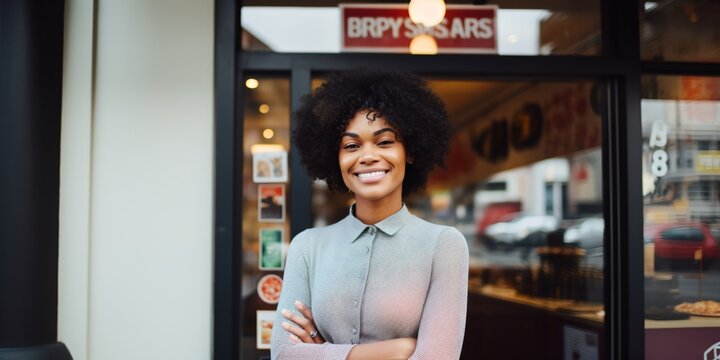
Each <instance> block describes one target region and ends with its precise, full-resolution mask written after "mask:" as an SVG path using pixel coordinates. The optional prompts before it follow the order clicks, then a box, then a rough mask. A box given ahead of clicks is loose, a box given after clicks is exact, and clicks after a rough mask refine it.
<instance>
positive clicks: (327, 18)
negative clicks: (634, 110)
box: [241, 0, 601, 55]
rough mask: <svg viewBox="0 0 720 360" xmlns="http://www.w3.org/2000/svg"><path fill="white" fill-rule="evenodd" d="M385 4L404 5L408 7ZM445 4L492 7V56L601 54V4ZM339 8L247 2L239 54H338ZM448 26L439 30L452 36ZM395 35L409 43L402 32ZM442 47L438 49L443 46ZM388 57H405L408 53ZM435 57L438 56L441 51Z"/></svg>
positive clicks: (493, 0) (495, 0) (527, 0)
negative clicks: (494, 44) (494, 12)
mask: <svg viewBox="0 0 720 360" xmlns="http://www.w3.org/2000/svg"><path fill="white" fill-rule="evenodd" d="M342 3H343V4H352V3H360V4H368V3H378V2H377V1H366V0H357V1H343V2H342ZM387 3H394V4H403V5H407V4H408V1H390V2H387ZM445 3H446V4H447V5H473V4H484V5H496V6H497V7H498V11H497V18H496V29H497V33H496V34H495V37H496V38H497V51H496V52H497V53H498V54H500V55H598V54H600V51H601V48H600V1H599V0H586V1H571V0H541V1H532V0H490V1H481V2H478V1H470V0H465V1H462V0H460V1H446V2H445ZM338 4H339V2H336V1H312V2H308V1H300V2H297V1H262V0H256V1H245V2H243V5H244V6H243V8H242V15H241V19H242V29H243V30H242V48H243V49H245V50H249V51H275V52H300V53H338V52H341V43H342V32H341V30H342V28H341V26H342V25H341V13H340V8H339V7H338ZM310 6H312V7H310ZM446 20H447V18H446ZM452 25H453V24H448V23H445V24H442V25H440V26H446V27H447V28H448V29H450V30H452ZM408 26H409V25H405V24H404V23H403V25H402V28H403V29H410V27H408ZM410 26H412V23H411V24H410ZM436 28H437V27H436ZM388 31H390V30H388ZM388 34H389V33H388ZM398 34H399V35H398V36H400V37H402V36H408V37H412V35H404V34H405V33H404V32H402V33H398ZM433 37H434V38H435V40H438V39H441V38H443V35H441V34H440V33H438V32H435V33H434V35H433ZM408 41H409V40H408ZM440 41H441V40H438V44H439V46H440V45H442V44H441V43H440ZM389 51H390V52H406V53H407V52H409V51H410V49H409V48H407V49H406V48H402V49H394V50H389ZM439 52H440V53H442V46H441V49H440V51H439Z"/></svg>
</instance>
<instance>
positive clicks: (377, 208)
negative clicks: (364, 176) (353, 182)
mask: <svg viewBox="0 0 720 360" xmlns="http://www.w3.org/2000/svg"><path fill="white" fill-rule="evenodd" d="M402 206H403V203H402V196H388V197H385V198H382V199H378V200H367V199H358V198H357V197H356V198H355V217H356V218H358V220H360V221H362V222H363V223H364V224H367V225H375V224H377V223H379V222H380V221H383V220H384V219H385V218H387V217H388V216H390V215H392V214H394V213H396V212H398V211H399V210H400V209H402Z"/></svg>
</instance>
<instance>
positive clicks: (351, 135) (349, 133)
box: [340, 132, 360, 138]
mask: <svg viewBox="0 0 720 360" xmlns="http://www.w3.org/2000/svg"><path fill="white" fill-rule="evenodd" d="M346 136H349V137H351V138H359V137H360V135H358V134H356V133H353V132H344V133H342V135H340V138H344V137H346Z"/></svg>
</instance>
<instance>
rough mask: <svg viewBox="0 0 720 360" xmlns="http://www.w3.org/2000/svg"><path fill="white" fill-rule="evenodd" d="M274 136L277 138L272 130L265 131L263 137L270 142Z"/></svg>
mask: <svg viewBox="0 0 720 360" xmlns="http://www.w3.org/2000/svg"><path fill="white" fill-rule="evenodd" d="M273 136H275V132H274V131H273V130H272V129H265V130H263V137H264V138H265V139H267V140H270V139H272V137H273Z"/></svg>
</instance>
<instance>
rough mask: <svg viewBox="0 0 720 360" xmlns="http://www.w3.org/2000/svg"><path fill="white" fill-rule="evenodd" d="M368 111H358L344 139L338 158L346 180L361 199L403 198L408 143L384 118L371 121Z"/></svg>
mask: <svg viewBox="0 0 720 360" xmlns="http://www.w3.org/2000/svg"><path fill="white" fill-rule="evenodd" d="M367 115H368V112H367V111H359V112H358V113H357V114H355V117H353V118H352V119H351V120H350V122H349V123H348V126H347V128H346V129H345V132H343V134H342V138H341V139H340V152H339V154H338V161H339V162H340V172H341V173H342V177H343V181H344V182H345V185H346V186H347V187H348V189H350V191H352V192H353V193H355V198H356V200H358V201H363V200H370V201H374V200H381V199H385V198H387V197H397V198H398V199H399V200H400V201H402V182H403V179H404V178H405V163H406V161H407V155H406V152H405V145H403V143H401V142H400V140H401V139H400V137H399V134H398V133H397V130H396V129H395V128H394V127H393V126H392V125H390V124H389V123H388V122H387V121H386V120H385V119H384V118H382V117H376V118H375V120H374V121H371V120H368V117H366V116H367ZM372 115H373V114H370V116H369V118H370V119H372V118H373V116H372Z"/></svg>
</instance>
